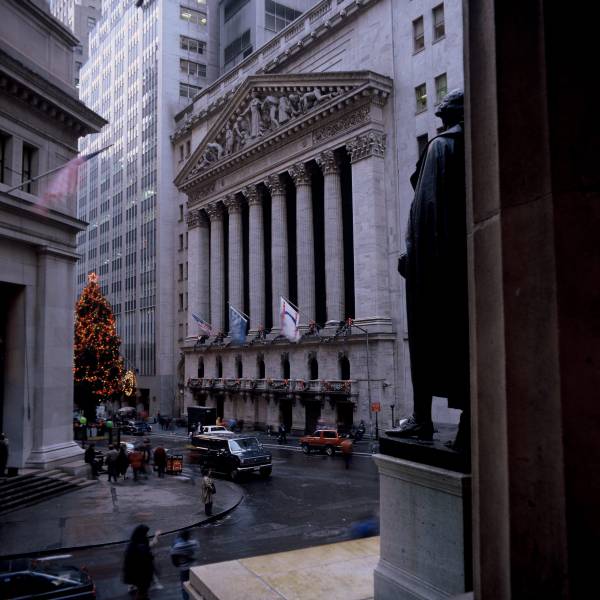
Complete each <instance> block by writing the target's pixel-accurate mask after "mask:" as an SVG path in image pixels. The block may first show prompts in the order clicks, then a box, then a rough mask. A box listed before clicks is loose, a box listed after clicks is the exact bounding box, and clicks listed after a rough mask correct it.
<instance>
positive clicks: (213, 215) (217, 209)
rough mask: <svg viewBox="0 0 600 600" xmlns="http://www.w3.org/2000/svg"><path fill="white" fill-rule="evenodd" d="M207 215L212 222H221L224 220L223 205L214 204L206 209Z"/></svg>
mask: <svg viewBox="0 0 600 600" xmlns="http://www.w3.org/2000/svg"><path fill="white" fill-rule="evenodd" d="M204 210H206V214H207V215H208V218H209V219H210V220H211V222H214V221H221V220H222V219H223V205H222V204H221V203H220V202H213V203H211V204H208V205H206V206H205V207H204Z"/></svg>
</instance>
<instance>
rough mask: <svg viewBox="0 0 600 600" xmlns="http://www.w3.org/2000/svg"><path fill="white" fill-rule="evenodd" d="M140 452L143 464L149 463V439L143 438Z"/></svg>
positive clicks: (150, 450)
mask: <svg viewBox="0 0 600 600" xmlns="http://www.w3.org/2000/svg"><path fill="white" fill-rule="evenodd" d="M142 452H143V453H144V462H145V463H149V462H150V454H151V453H152V444H151V443H150V438H147V437H145V438H144V443H143V444H142Z"/></svg>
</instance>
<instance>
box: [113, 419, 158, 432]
mask: <svg viewBox="0 0 600 600" xmlns="http://www.w3.org/2000/svg"><path fill="white" fill-rule="evenodd" d="M121 431H122V432H123V433H129V434H131V435H145V434H146V433H150V432H151V431H152V426H151V425H148V423H146V422H145V421H136V422H135V423H134V422H132V421H130V422H129V423H127V424H126V425H124V426H123V427H122V428H121Z"/></svg>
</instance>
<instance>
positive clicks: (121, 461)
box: [117, 444, 129, 479]
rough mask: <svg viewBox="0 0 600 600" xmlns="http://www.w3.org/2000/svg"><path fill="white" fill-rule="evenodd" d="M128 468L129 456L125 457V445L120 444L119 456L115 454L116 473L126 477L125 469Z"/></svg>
mask: <svg viewBox="0 0 600 600" xmlns="http://www.w3.org/2000/svg"><path fill="white" fill-rule="evenodd" d="M128 468H129V458H128V457H127V447H126V446H125V444H121V448H120V449H119V456H117V473H118V474H119V475H122V476H123V479H127V469H128Z"/></svg>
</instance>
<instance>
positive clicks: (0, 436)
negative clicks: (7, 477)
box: [0, 433, 8, 477]
mask: <svg viewBox="0 0 600 600" xmlns="http://www.w3.org/2000/svg"><path fill="white" fill-rule="evenodd" d="M7 463H8V438H7V437H6V435H5V434H4V433H0V477H4V471H5V470H6V465H7Z"/></svg>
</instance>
